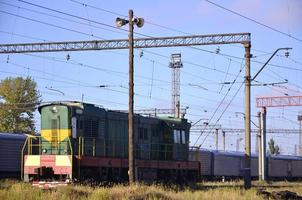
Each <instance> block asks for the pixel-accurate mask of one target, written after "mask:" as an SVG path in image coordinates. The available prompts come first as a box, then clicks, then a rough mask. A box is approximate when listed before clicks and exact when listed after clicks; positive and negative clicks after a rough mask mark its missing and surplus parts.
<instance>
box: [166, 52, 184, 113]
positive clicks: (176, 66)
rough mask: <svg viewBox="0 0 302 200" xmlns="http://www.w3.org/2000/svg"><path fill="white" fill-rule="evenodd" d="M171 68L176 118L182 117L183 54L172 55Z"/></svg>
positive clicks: (173, 104)
mask: <svg viewBox="0 0 302 200" xmlns="http://www.w3.org/2000/svg"><path fill="white" fill-rule="evenodd" d="M169 67H170V68H172V77H171V78H172V80H171V84H172V110H173V113H174V117H177V118H179V117H180V68H182V62H181V54H180V53H175V54H171V59H170V64H169Z"/></svg>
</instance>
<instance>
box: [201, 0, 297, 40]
mask: <svg viewBox="0 0 302 200" xmlns="http://www.w3.org/2000/svg"><path fill="white" fill-rule="evenodd" d="M204 1H206V2H208V3H210V4H212V5H214V6H216V7H219V8H221V9H223V10H226V11H228V12H231V13H233V14H235V15H238V16H240V17H242V18H244V19H247V20H249V21H252V22H254V23H256V24H258V25H260V26H263V27H266V28H268V29H270V30H272V31H275V32H277V33H280V34H282V35H285V36H287V37H290V38H292V39H295V40H297V41H299V42H302V40H301V39H299V38H297V37H295V36H292V35H290V34H288V33H285V32H283V31H280V30H278V29H276V28H273V27H271V26H268V25H266V24H264V23H262V22H259V21H256V20H254V19H252V18H250V17H247V16H244V15H242V14H240V13H238V12H236V11H233V10H231V9H228V8H226V7H223V6H221V5H219V4H217V3H214V2H212V1H210V0H204Z"/></svg>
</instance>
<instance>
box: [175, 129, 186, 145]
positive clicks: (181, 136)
mask: <svg viewBox="0 0 302 200" xmlns="http://www.w3.org/2000/svg"><path fill="white" fill-rule="evenodd" d="M173 140H174V143H175V144H186V131H185V130H173Z"/></svg>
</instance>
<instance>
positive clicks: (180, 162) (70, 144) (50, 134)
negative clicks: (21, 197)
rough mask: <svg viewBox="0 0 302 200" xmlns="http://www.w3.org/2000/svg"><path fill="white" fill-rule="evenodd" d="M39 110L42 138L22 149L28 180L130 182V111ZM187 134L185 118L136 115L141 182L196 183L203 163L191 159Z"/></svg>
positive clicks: (83, 106)
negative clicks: (194, 181)
mask: <svg viewBox="0 0 302 200" xmlns="http://www.w3.org/2000/svg"><path fill="white" fill-rule="evenodd" d="M38 110H39V112H40V114H41V136H39V137H38V136H37V137H30V138H28V139H27V141H26V143H25V145H24V146H25V147H24V149H25V151H24V152H23V154H24V155H23V156H22V157H24V162H23V163H24V166H23V167H22V168H23V171H22V176H23V179H24V180H25V181H38V180H75V179H77V180H84V179H94V180H96V181H127V179H128V114H127V113H126V112H120V111H112V110H106V109H104V108H102V107H99V106H96V105H92V104H87V103H82V102H52V103H48V104H44V105H41V106H40V107H39V108H38ZM189 131H190V123H188V122H187V120H186V119H183V118H170V117H164V118H160V117H157V118H154V117H144V116H141V115H135V116H134V133H135V136H134V142H135V147H134V148H135V174H136V178H137V180H143V181H146V182H148V181H156V180H163V181H184V180H190V181H192V180H195V179H196V177H198V173H199V162H198V161H189V160H188V157H189Z"/></svg>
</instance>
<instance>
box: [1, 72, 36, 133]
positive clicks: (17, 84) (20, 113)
mask: <svg viewBox="0 0 302 200" xmlns="http://www.w3.org/2000/svg"><path fill="white" fill-rule="evenodd" d="M40 102H41V100H40V95H39V93H38V91H37V85H36V82H35V81H34V80H32V79H31V78H30V77H27V78H22V77H17V78H12V77H9V78H6V79H4V80H2V81H1V82H0V108H1V109H0V119H1V120H0V132H10V133H28V134H33V133H34V132H35V125H34V111H35V110H36V106H37V105H38V104H39V103H40Z"/></svg>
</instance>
